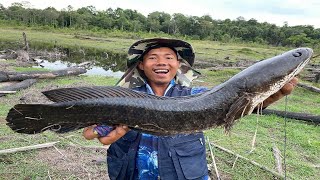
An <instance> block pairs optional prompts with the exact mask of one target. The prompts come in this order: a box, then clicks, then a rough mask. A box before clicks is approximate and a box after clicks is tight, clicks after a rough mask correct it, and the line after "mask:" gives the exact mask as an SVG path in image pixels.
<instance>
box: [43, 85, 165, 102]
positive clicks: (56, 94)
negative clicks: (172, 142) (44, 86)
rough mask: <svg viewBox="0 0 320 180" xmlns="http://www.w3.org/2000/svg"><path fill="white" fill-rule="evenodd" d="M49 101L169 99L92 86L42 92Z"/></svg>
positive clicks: (113, 87)
mask: <svg viewBox="0 0 320 180" xmlns="http://www.w3.org/2000/svg"><path fill="white" fill-rule="evenodd" d="M42 93H43V94H44V95H45V96H46V97H47V98H48V99H50V100H51V101H53V102H68V101H79V100H84V99H97V98H108V97H109V98H111V97H131V98H149V99H150V98H152V99H166V98H167V97H159V96H153V95H148V94H145V93H143V92H137V91H134V90H131V89H128V88H123V87H119V86H91V87H75V88H60V89H54V90H50V91H44V92H42Z"/></svg>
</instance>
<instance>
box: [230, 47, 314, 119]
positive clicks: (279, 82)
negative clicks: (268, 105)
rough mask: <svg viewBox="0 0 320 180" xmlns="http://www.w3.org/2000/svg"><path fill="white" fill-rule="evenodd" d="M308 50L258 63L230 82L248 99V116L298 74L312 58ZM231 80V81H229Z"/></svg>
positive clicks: (303, 49) (310, 50) (290, 52)
mask: <svg viewBox="0 0 320 180" xmlns="http://www.w3.org/2000/svg"><path fill="white" fill-rule="evenodd" d="M312 55H313V50H312V49H310V48H297V49H294V50H291V51H288V52H285V53H283V54H281V55H278V56H275V57H272V58H269V59H266V60H263V61H260V62H257V63H255V64H254V65H252V66H250V67H248V68H247V69H245V70H243V71H242V72H240V73H239V74H238V75H236V77H235V78H234V79H233V80H232V81H233V82H234V83H237V85H238V87H240V89H244V91H245V92H246V95H247V96H249V97H250V99H251V100H250V101H251V103H250V108H247V112H246V113H245V114H250V113H251V112H252V111H253V110H254V109H255V107H257V106H258V105H259V104H261V103H262V102H263V101H264V100H265V99H267V98H268V97H270V96H271V95H272V94H274V93H276V92H278V91H279V90H280V89H281V88H282V87H283V86H284V85H285V84H287V83H288V82H289V81H290V80H291V79H293V78H294V77H295V76H296V75H297V74H299V73H300V72H301V71H302V69H303V68H304V67H305V66H306V65H307V64H308V62H309V61H310V59H311V58H312ZM230 80H231V79H230Z"/></svg>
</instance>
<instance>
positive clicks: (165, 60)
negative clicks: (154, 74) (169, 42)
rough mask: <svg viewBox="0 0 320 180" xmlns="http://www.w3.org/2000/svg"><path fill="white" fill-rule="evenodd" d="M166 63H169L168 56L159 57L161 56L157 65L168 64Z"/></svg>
mask: <svg viewBox="0 0 320 180" xmlns="http://www.w3.org/2000/svg"><path fill="white" fill-rule="evenodd" d="M166 64H168V61H167V59H166V58H164V57H159V58H158V59H157V65H166Z"/></svg>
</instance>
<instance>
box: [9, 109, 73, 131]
mask: <svg viewBox="0 0 320 180" xmlns="http://www.w3.org/2000/svg"><path fill="white" fill-rule="evenodd" d="M53 114H54V108H53V107H52V106H50V105H43V104H17V105H15V106H14V107H13V108H12V109H10V111H9V113H8V116H7V118H6V120H7V125H8V126H9V127H10V128H11V129H12V130H13V131H15V132H18V133H25V134H35V133H40V132H43V131H45V130H52V131H55V132H58V133H65V132H69V131H72V130H75V129H79V127H77V126H75V125H74V124H68V123H65V124H58V123H57V124H54V123H52V122H55V121H54V120H52V119H50V118H54V116H52V115H53Z"/></svg>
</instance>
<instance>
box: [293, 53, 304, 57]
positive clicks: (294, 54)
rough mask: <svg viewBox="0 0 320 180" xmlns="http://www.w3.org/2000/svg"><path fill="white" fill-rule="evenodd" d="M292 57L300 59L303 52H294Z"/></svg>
mask: <svg viewBox="0 0 320 180" xmlns="http://www.w3.org/2000/svg"><path fill="white" fill-rule="evenodd" d="M292 55H293V56H294V57H300V56H301V55H302V53H301V52H294V53H293V54H292Z"/></svg>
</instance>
